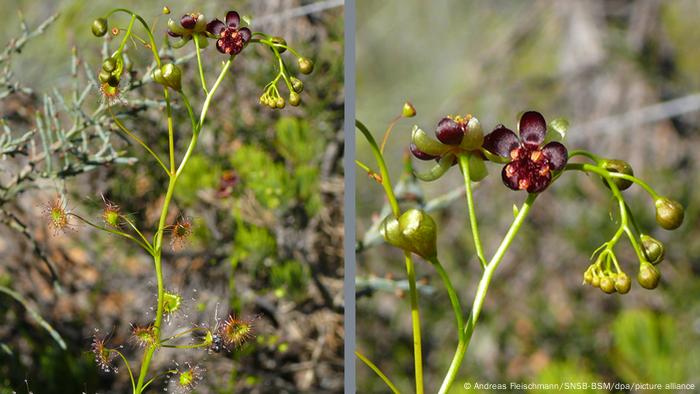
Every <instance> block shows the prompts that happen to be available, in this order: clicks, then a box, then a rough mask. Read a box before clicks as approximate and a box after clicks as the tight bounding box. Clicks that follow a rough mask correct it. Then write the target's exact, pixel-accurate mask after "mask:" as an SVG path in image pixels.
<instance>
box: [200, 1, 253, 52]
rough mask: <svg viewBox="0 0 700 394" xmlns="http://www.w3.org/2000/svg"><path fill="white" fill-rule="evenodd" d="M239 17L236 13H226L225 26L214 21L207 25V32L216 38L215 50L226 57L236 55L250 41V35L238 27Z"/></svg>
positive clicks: (246, 29) (243, 28) (246, 30)
mask: <svg viewBox="0 0 700 394" xmlns="http://www.w3.org/2000/svg"><path fill="white" fill-rule="evenodd" d="M240 22H241V17H240V16H239V15H238V12H236V11H229V12H228V13H226V24H224V22H222V21H220V20H218V19H214V20H213V21H211V22H209V24H207V31H208V32H209V33H211V34H212V35H213V36H214V37H216V39H217V40H216V49H217V50H219V52H221V53H225V54H227V55H237V54H238V53H239V52H241V50H243V47H245V45H246V44H247V43H248V41H250V38H251V36H252V33H251V32H250V29H248V28H247V27H240Z"/></svg>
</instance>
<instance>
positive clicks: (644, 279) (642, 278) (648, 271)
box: [637, 262, 661, 290]
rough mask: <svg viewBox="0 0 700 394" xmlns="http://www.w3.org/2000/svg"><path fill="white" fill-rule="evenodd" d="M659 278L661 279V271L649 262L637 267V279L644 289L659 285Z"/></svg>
mask: <svg viewBox="0 0 700 394" xmlns="http://www.w3.org/2000/svg"><path fill="white" fill-rule="evenodd" d="M659 280H661V273H660V272H659V270H658V269H657V268H656V267H654V266H653V265H652V264H650V263H646V262H645V263H642V265H641V266H640V267H639V274H638V275H637V281H638V282H639V284H640V285H642V287H643V288H645V289H649V290H652V289H655V288H656V286H658V285H659Z"/></svg>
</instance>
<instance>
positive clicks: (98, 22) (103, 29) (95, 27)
mask: <svg viewBox="0 0 700 394" xmlns="http://www.w3.org/2000/svg"><path fill="white" fill-rule="evenodd" d="M107 30H109V25H108V24H107V19H105V18H97V19H95V20H94V21H92V34H94V35H95V37H103V36H104V35H105V34H107Z"/></svg>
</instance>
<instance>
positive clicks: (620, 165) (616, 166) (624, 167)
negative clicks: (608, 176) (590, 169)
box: [601, 159, 634, 190]
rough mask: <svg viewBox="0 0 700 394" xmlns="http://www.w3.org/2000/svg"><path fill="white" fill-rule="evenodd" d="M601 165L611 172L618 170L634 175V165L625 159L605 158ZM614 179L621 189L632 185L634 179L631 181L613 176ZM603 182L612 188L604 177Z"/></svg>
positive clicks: (618, 171)
mask: <svg viewBox="0 0 700 394" xmlns="http://www.w3.org/2000/svg"><path fill="white" fill-rule="evenodd" d="M601 166H602V167H603V168H605V169H606V170H608V171H610V172H617V173H620V174H626V175H630V176H634V171H633V170H632V166H631V165H630V163H628V162H626V161H624V160H616V159H608V160H604V161H603V162H602V163H601ZM612 181H613V183H614V184H615V186H617V188H618V189H620V190H625V189H627V188H629V187H630V186H632V181H629V180H627V179H620V178H612ZM603 184H604V185H605V187H607V188H608V189H609V188H610V186H608V183H607V182H606V181H605V180H604V179H603Z"/></svg>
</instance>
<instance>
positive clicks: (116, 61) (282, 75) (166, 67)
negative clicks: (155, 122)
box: [45, 7, 314, 393]
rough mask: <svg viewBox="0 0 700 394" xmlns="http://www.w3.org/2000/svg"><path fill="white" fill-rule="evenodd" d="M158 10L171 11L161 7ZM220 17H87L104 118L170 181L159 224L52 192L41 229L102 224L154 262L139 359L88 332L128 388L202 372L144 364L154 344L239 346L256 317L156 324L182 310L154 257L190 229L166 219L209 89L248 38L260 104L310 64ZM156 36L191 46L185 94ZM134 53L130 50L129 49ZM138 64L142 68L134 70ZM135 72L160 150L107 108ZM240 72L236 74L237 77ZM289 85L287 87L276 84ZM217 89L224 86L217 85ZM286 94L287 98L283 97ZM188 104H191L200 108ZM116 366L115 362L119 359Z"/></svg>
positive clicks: (190, 379) (294, 97)
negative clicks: (151, 99) (86, 207)
mask: <svg viewBox="0 0 700 394" xmlns="http://www.w3.org/2000/svg"><path fill="white" fill-rule="evenodd" d="M163 13H164V14H170V10H169V9H168V8H167V7H166V8H164V9H163ZM222 17H223V20H220V19H216V18H206V17H205V16H204V15H202V14H200V13H197V12H188V13H185V14H184V15H182V16H181V17H180V18H173V19H169V20H168V23H167V30H165V29H163V31H156V30H154V27H153V26H155V23H154V25H149V24H148V23H147V22H146V21H145V20H144V18H142V17H141V16H140V15H138V14H136V13H134V12H132V11H130V10H127V9H122V8H117V9H114V10H112V11H110V12H109V13H108V14H107V15H105V16H104V17H99V18H97V19H95V20H94V21H93V23H92V26H91V30H92V33H93V34H94V35H95V36H97V37H106V38H105V45H107V46H108V47H112V46H113V47H112V48H109V50H108V51H107V52H106V53H108V54H109V55H108V56H107V58H105V59H104V60H103V63H102V66H101V69H100V70H96V74H97V80H98V81H99V84H100V92H101V94H102V100H103V101H104V102H105V103H106V104H107V105H108V107H109V113H110V114H111V115H112V116H111V119H112V121H113V122H114V124H115V125H116V127H118V129H119V130H120V131H121V132H122V133H123V134H124V135H125V136H126V137H128V138H130V139H131V140H132V141H133V142H134V143H136V144H138V145H140V146H141V147H142V148H143V149H145V150H146V151H147V152H148V154H149V156H148V157H150V158H151V159H152V162H150V163H144V164H142V165H143V166H144V167H145V168H144V171H148V170H153V171H162V172H163V173H164V174H165V175H167V179H168V183H167V185H163V190H162V196H163V197H162V206H161V208H160V214H159V219H158V221H157V223H137V222H136V221H134V220H132V219H131V218H130V215H127V214H125V213H124V212H123V211H122V210H121V208H120V206H119V205H118V203H117V202H113V201H109V200H108V199H107V198H105V197H104V196H102V197H101V198H102V200H103V202H104V206H103V211H102V217H101V218H99V219H97V220H92V219H90V218H87V217H85V216H81V215H80V214H78V213H76V212H74V211H73V210H71V209H69V208H68V207H69V205H68V203H67V201H66V199H65V198H63V197H60V196H59V197H57V198H56V199H55V200H53V201H52V202H50V203H48V204H47V205H46V207H45V214H46V217H47V220H48V223H49V227H50V228H51V229H52V230H53V231H54V232H65V231H66V230H68V229H75V228H76V227H77V226H78V225H88V226H91V227H94V228H96V229H99V230H102V231H104V232H106V233H109V234H110V235H113V236H117V237H121V238H124V239H126V240H127V241H129V242H130V243H131V244H132V245H134V247H138V248H140V249H142V250H143V251H145V252H146V253H147V254H148V255H149V256H150V257H151V258H152V261H153V268H154V275H155V282H156V283H157V301H156V304H155V305H154V306H153V310H154V311H155V316H154V317H153V319H152V321H150V322H149V323H148V324H145V325H136V324H132V327H131V342H132V344H134V345H136V346H138V347H139V348H140V349H142V357H141V359H140V363H139V364H135V363H134V362H130V361H129V360H128V359H127V357H126V356H125V355H124V354H123V353H122V352H121V351H120V349H122V348H123V345H124V344H113V343H111V341H110V338H109V337H105V336H95V337H94V338H93V342H92V349H91V350H92V351H93V353H94V355H95V359H96V362H97V364H98V366H99V367H100V369H101V370H102V371H104V372H108V373H112V372H116V371H117V369H120V370H122V371H123V370H124V369H125V370H126V371H127V373H128V374H129V377H130V381H131V387H132V391H133V393H143V392H145V391H146V389H147V388H148V387H149V386H150V385H151V384H153V383H154V382H157V381H159V379H163V378H167V379H168V380H169V383H170V385H171V387H173V388H174V390H175V391H177V392H188V391H190V390H192V389H193V388H194V387H195V386H196V385H197V384H198V383H199V382H200V381H201V380H202V379H204V377H205V374H206V373H205V370H204V368H203V367H201V366H199V365H196V364H194V363H191V364H188V363H180V364H177V365H173V368H172V369H169V370H165V371H151V368H150V366H151V363H152V360H153V358H154V357H155V356H157V354H158V350H159V349H162V348H174V349H201V350H204V351H207V352H210V353H220V352H223V351H229V352H231V351H235V350H236V349H237V348H238V347H239V346H241V345H242V344H243V343H245V342H246V341H248V340H249V339H250V338H252V337H253V335H254V327H253V326H254V320H255V318H254V317H248V318H246V317H241V316H236V315H233V314H231V315H228V316H227V317H225V318H223V319H219V318H218V317H216V316H215V317H214V318H215V319H216V324H215V325H214V326H213V327H210V326H206V325H197V324H192V325H191V326H189V327H185V328H181V327H180V328H175V329H174V330H173V332H170V329H169V327H166V326H164V321H167V319H169V318H170V316H172V315H174V314H177V313H178V312H180V311H181V308H182V303H183V296H182V295H181V294H180V293H178V292H175V291H172V289H169V288H168V285H167V284H168V281H167V276H166V275H165V273H166V269H167V262H165V261H164V260H163V258H162V256H163V248H164V247H170V248H173V249H179V248H183V247H185V246H186V245H187V242H188V238H189V236H190V235H191V234H192V231H193V228H192V227H193V225H192V219H191V218H189V217H187V216H185V215H183V214H182V213H180V214H179V216H178V219H177V220H175V221H174V222H173V223H169V222H168V220H169V217H170V216H169V211H170V208H171V203H172V202H173V200H174V199H177V198H178V179H179V177H180V175H181V174H182V173H183V171H185V169H186V168H187V166H188V164H189V162H190V159H191V157H192V155H193V152H195V150H196V148H197V141H198V138H199V137H200V135H201V133H203V132H206V131H207V130H206V126H207V115H208V110H209V107H210V104H212V101H213V100H215V99H216V93H217V91H219V89H220V88H222V86H226V85H227V84H231V83H233V82H234V81H233V80H232V78H231V76H232V75H233V74H235V73H234V69H235V63H236V59H237V58H238V57H239V56H245V55H247V54H248V53H251V52H252V51H251V50H250V49H248V48H249V47H251V46H254V45H260V46H262V47H264V48H266V50H267V52H268V53H269V54H271V59H272V61H273V62H274V64H275V66H276V70H277V73H276V74H275V75H274V76H273V77H272V79H271V81H270V82H269V83H268V84H267V85H266V86H264V87H263V89H262V95H261V96H260V99H259V101H260V103H261V104H264V105H265V106H268V107H270V108H272V109H281V108H284V107H285V105H286V104H287V103H288V104H289V105H292V106H298V105H299V104H300V102H301V96H300V93H301V92H302V90H303V83H302V81H301V80H300V79H298V78H297V77H296V76H295V75H294V73H295V72H296V71H298V72H299V73H301V74H310V73H311V72H312V70H313V66H314V63H313V62H312V61H311V60H310V59H308V58H306V57H303V56H301V55H300V54H299V53H298V52H297V51H295V50H294V49H293V48H292V47H290V46H288V45H287V42H286V41H285V40H284V39H283V38H281V37H275V36H270V35H267V34H264V33H261V32H254V31H252V30H251V29H250V27H249V26H250V19H249V18H245V17H241V15H240V14H239V13H238V12H236V11H228V12H227V13H226V14H225V15H222ZM157 36H158V37H159V38H160V37H162V38H163V40H164V42H165V44H164V47H165V48H168V47H169V48H174V49H178V48H183V47H189V48H192V49H194V53H195V55H196V56H194V57H195V58H196V60H192V61H196V63H197V70H198V73H197V74H196V76H197V78H198V81H197V83H196V84H195V86H197V89H196V91H194V92H186V91H185V89H183V86H184V85H185V84H183V81H182V78H183V75H182V71H181V69H180V67H179V66H178V64H177V62H175V61H171V60H168V59H169V57H166V56H164V55H163V52H162V51H161V49H164V48H161V49H159V47H158V45H157V44H156V37H157ZM212 41H213V45H214V46H215V47H216V52H214V51H209V52H207V53H203V52H202V49H203V48H205V47H207V46H208V45H209V44H210V43H211V42H212ZM131 51H145V52H146V53H149V54H150V55H151V56H152V62H151V63H150V64H147V65H138V64H134V62H132V61H131V59H133V58H135V56H129V52H131ZM285 52H286V53H287V54H291V56H292V57H294V58H295V59H296V62H297V67H295V68H294V69H292V68H289V67H288V66H287V63H286V62H285V60H284V59H283V57H282V54H283V53H285ZM132 55H133V54H132ZM218 63H220V64H221V66H220V69H219V72H218V75H217V76H216V77H215V79H213V82H211V81H212V80H211V79H210V80H209V82H208V81H207V76H206V75H205V73H204V71H203V70H204V67H203V65H204V64H218ZM139 68H142V69H141V70H139ZM137 72H142V73H143V74H144V75H147V76H150V78H146V79H145V82H146V83H153V84H158V85H160V86H161V87H162V99H163V103H164V111H163V112H164V117H165V122H166V123H167V130H168V132H167V136H166V135H165V134H164V135H163V136H162V138H163V139H165V138H167V147H168V150H167V153H166V154H165V155H163V154H162V153H161V152H157V150H156V149H154V148H152V147H151V146H149V144H147V143H146V142H145V139H143V138H141V137H139V135H143V133H148V132H149V130H148V129H143V130H132V129H130V128H128V127H127V126H126V125H125V124H124V123H123V122H122V121H121V120H119V118H117V117H116V116H114V112H112V108H113V107H118V106H120V105H121V104H124V103H125V100H126V98H125V97H124V96H123V94H122V93H123V92H125V91H127V90H128V88H129V86H130V84H131V83H133V80H132V79H131V78H130V76H131V75H134V74H135V73H137ZM237 78H241V76H237ZM281 87H282V89H283V91H285V90H286V91H287V93H286V95H285V96H283V93H282V92H281V91H280V88H281ZM223 89H226V87H224V88H223ZM285 97H286V98H285ZM194 105H198V106H199V110H196V109H195V106H194ZM179 110H182V111H186V113H187V118H186V119H187V122H188V123H189V127H190V130H189V132H188V133H187V134H186V135H179V136H176V135H175V129H176V128H175V124H174V123H175V121H174V119H175V117H174V116H173V115H174V112H175V111H179ZM185 138H187V139H189V143H187V144H186V148H185V149H184V150H183V151H178V150H177V149H176V144H175V141H176V139H177V140H183V139H185ZM120 364H123V365H120Z"/></svg>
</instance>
